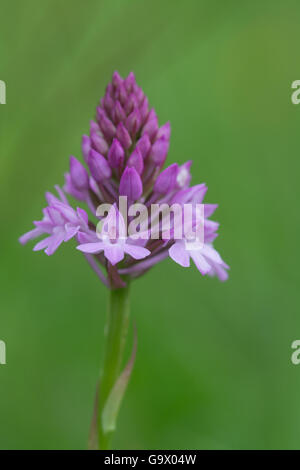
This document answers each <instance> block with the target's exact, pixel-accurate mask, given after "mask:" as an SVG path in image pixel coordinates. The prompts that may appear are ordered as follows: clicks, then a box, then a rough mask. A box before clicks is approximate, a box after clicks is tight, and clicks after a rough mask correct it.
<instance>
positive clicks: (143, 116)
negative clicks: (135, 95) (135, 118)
mask: <svg viewBox="0 0 300 470" xmlns="http://www.w3.org/2000/svg"><path fill="white" fill-rule="evenodd" d="M148 107H149V104H148V99H147V97H146V96H145V98H144V99H143V102H142V103H141V105H140V108H139V109H140V114H141V121H142V122H144V121H145V120H146V118H147V115H148Z"/></svg>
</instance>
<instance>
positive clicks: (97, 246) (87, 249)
mask: <svg viewBox="0 0 300 470" xmlns="http://www.w3.org/2000/svg"><path fill="white" fill-rule="evenodd" d="M76 248H77V250H79V251H83V252H84V253H100V251H103V250H104V243H103V242H97V243H84V244H83V245H78V246H77V247H76Z"/></svg>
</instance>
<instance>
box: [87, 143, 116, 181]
mask: <svg viewBox="0 0 300 470" xmlns="http://www.w3.org/2000/svg"><path fill="white" fill-rule="evenodd" d="M88 165H89V169H90V171H91V174H92V176H93V177H94V178H95V180H96V181H103V180H105V179H107V178H110V177H111V169H110V166H109V164H108V162H107V160H106V159H105V157H103V155H101V154H100V153H98V152H96V150H93V149H91V151H90V153H89V158H88Z"/></svg>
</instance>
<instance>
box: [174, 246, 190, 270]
mask: <svg viewBox="0 0 300 470" xmlns="http://www.w3.org/2000/svg"><path fill="white" fill-rule="evenodd" d="M169 255H170V257H171V258H172V260H173V261H175V263H178V264H180V265H181V266H183V267H184V268H188V267H189V266H190V255H189V253H188V252H187V251H186V249H185V243H184V242H183V241H182V240H180V241H178V242H176V243H174V245H172V246H171V248H170V249H169Z"/></svg>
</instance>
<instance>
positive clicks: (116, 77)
mask: <svg viewBox="0 0 300 470" xmlns="http://www.w3.org/2000/svg"><path fill="white" fill-rule="evenodd" d="M112 83H113V85H114V86H115V87H116V88H117V87H118V86H120V85H121V84H122V83H123V79H122V77H121V76H120V74H119V73H118V72H117V71H115V72H114V73H113V76H112Z"/></svg>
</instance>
